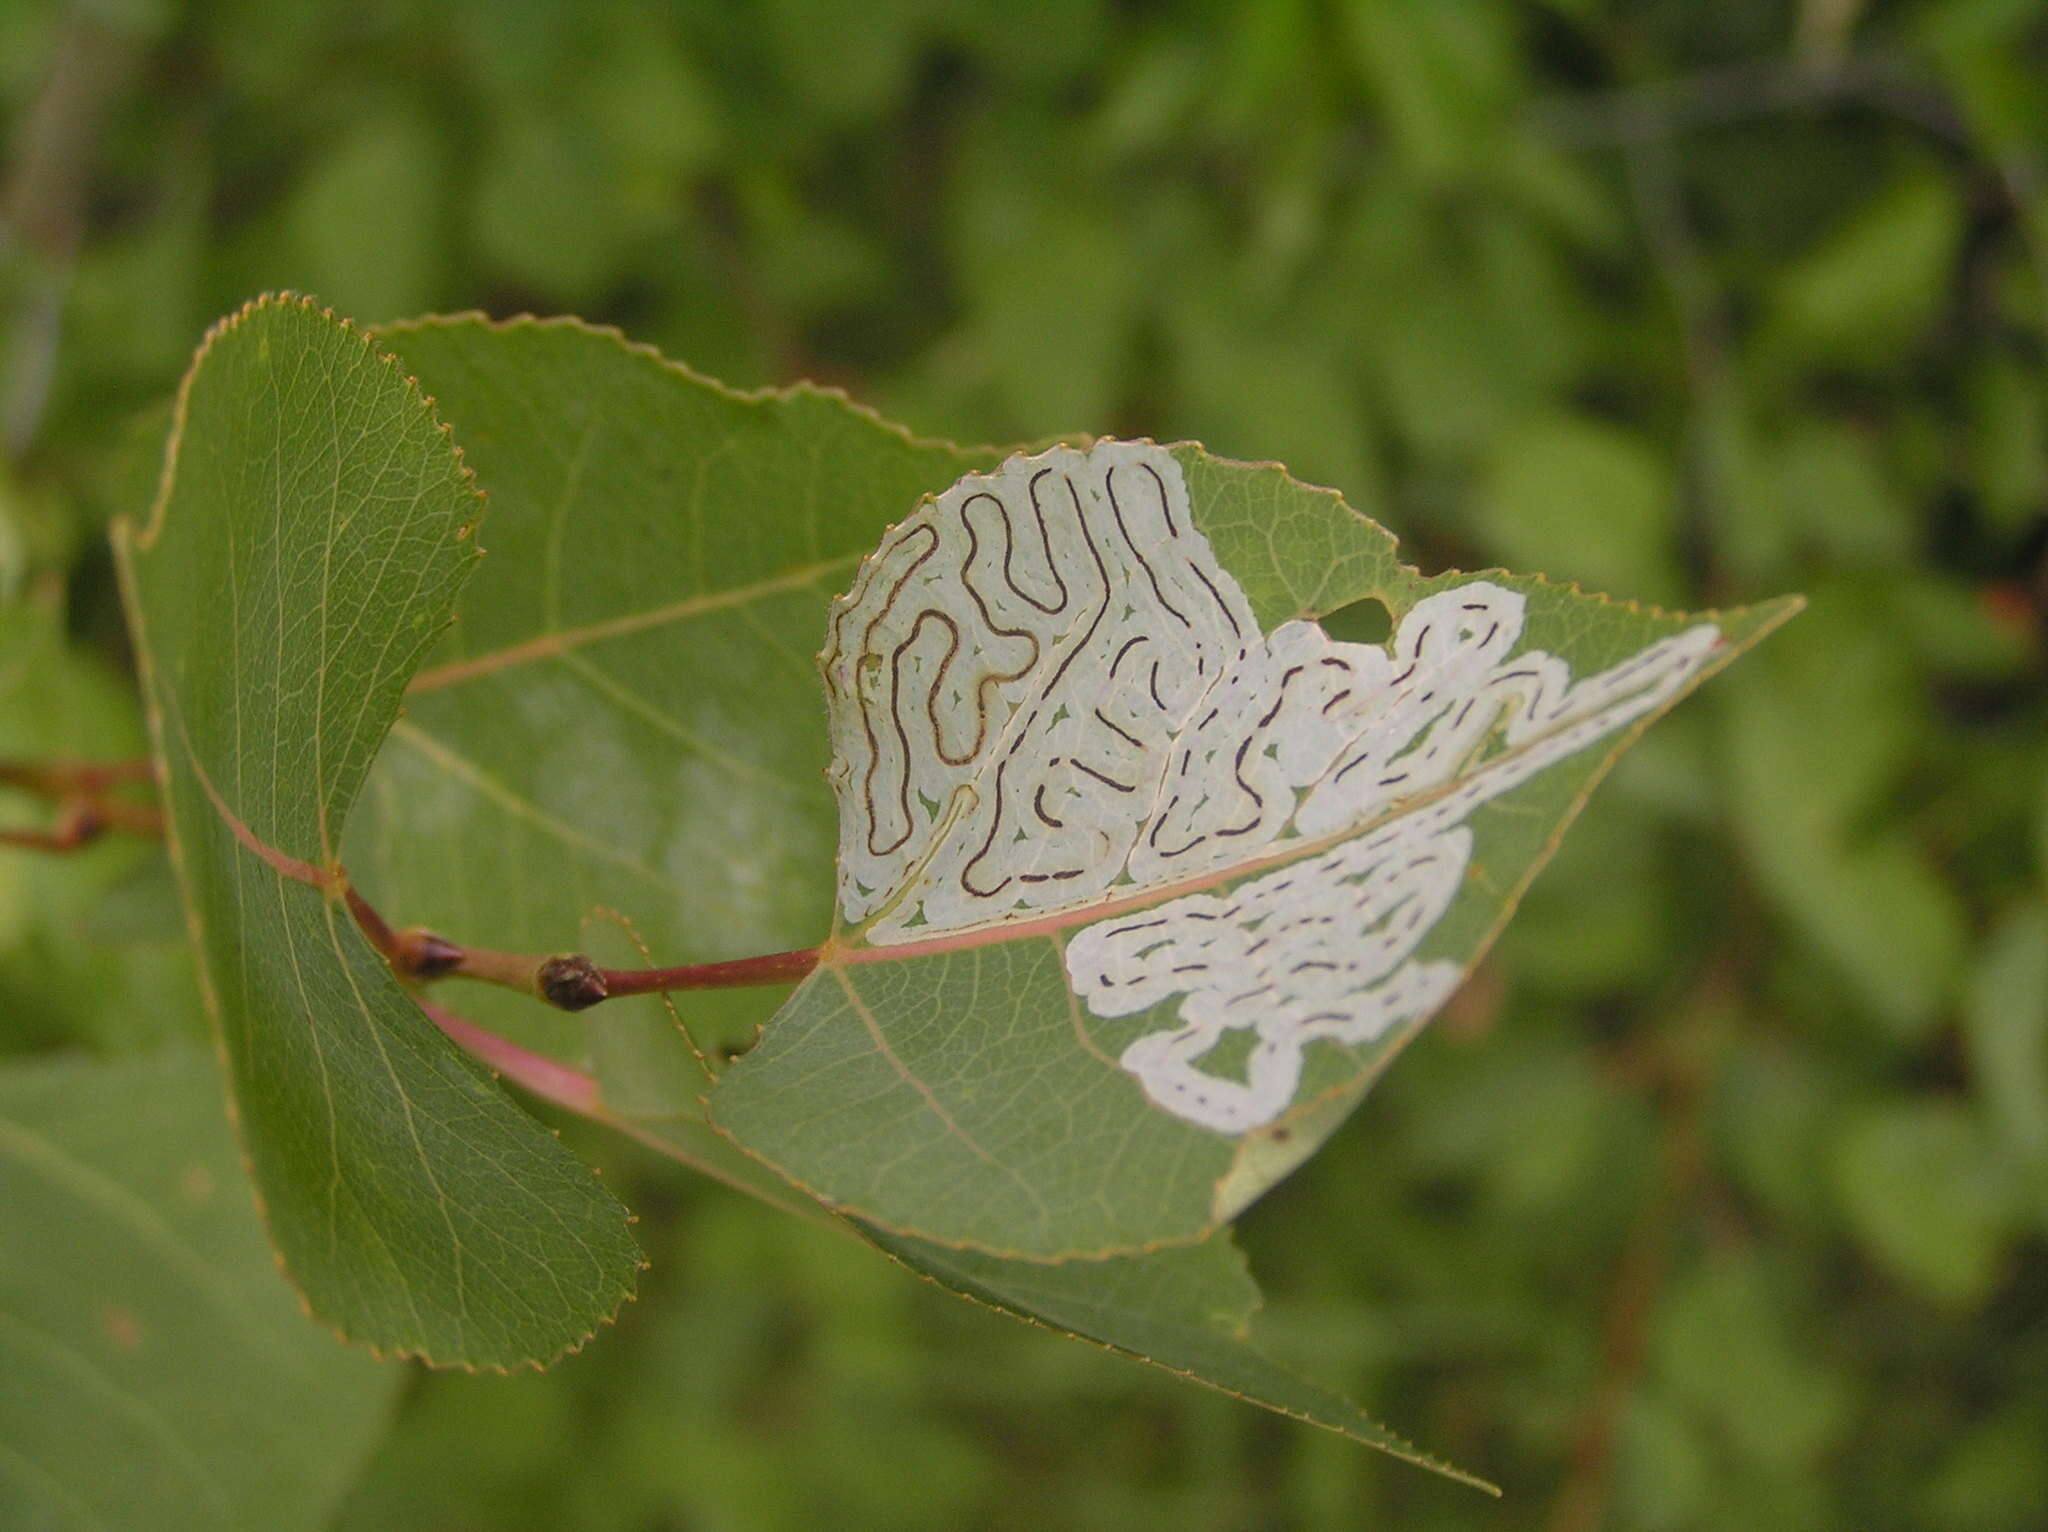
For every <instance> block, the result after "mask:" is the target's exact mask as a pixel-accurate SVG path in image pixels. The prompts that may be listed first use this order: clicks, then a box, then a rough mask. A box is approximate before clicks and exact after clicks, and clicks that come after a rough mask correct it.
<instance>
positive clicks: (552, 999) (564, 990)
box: [534, 952, 611, 1011]
mask: <svg viewBox="0 0 2048 1532" xmlns="http://www.w3.org/2000/svg"><path fill="white" fill-rule="evenodd" d="M534 982H535V985H536V987H537V988H538V989H539V990H540V996H541V998H542V999H543V1000H545V1001H547V1003H548V1004H549V1005H552V1006H555V1007H556V1008H557V1009H560V1010H564V1011H587V1010H589V1009H590V1007H592V1006H593V1005H596V1004H597V1003H598V1001H600V1000H603V999H605V998H606V997H607V996H608V995H610V994H611V989H610V988H609V986H607V985H606V983H605V981H604V974H603V972H602V971H601V970H600V969H599V968H598V966H597V965H596V964H595V963H593V962H591V961H590V959H589V958H587V957H585V956H584V955H583V954H582V953H580V952H565V953H563V954H561V955H560V956H558V957H551V958H549V959H548V960H547V961H546V962H544V963H542V964H541V965H540V971H539V972H538V973H536V974H535V975H534Z"/></svg>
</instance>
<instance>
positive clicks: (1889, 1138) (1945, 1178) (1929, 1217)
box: [1833, 1100, 2016, 1309]
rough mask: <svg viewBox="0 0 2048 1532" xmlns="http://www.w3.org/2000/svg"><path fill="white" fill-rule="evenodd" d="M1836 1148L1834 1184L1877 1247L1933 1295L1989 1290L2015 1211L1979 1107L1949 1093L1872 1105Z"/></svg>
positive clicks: (1973, 1299) (1954, 1301) (1959, 1303)
mask: <svg viewBox="0 0 2048 1532" xmlns="http://www.w3.org/2000/svg"><path fill="white" fill-rule="evenodd" d="M1834 1150H1835V1153H1834V1166H1833V1169H1834V1178H1835V1186H1836V1188H1837V1194H1838V1195H1839V1196H1840V1198H1841V1201H1842V1207H1843V1209H1844V1211H1846V1212H1847V1213H1848V1215H1849V1218H1850V1221H1851V1223H1852V1225H1853V1226H1854V1228H1855V1230H1856V1232H1857V1233H1858V1234H1859V1235H1860V1236H1861V1237H1862V1239H1863V1241H1864V1243H1865V1244H1866V1245H1867V1246H1868V1247H1869V1249H1870V1252H1871V1254H1873V1255H1875V1256H1876V1257H1877V1258H1878V1260H1880V1261H1881V1262H1883V1263H1884V1264H1885V1265H1886V1266H1887V1267H1889V1268H1890V1269H1891V1271H1892V1272H1893V1274H1894V1275H1896V1276H1897V1277H1898V1278H1899V1279H1900V1280H1901V1281H1904V1282H1907V1283H1910V1284H1911V1285H1912V1286H1914V1287H1915V1288H1917V1289H1919V1290H1920V1291H1921V1292H1923V1293H1925V1294H1926V1295H1927V1296H1928V1297H1930V1298H1932V1299H1934V1300H1936V1301H1937V1302H1940V1303H1945V1304H1948V1305H1951V1306H1953V1307H1955V1308H1959V1309H1967V1308H1971V1307H1974V1306H1975V1305H1976V1304H1978V1303H1980V1302H1982V1301H1983V1300H1984V1298H1985V1297H1986V1296H1988V1295H1989V1293H1990V1291H1991V1288H1992V1284H1993V1283H1994V1282H1995V1281H1996V1280H1997V1278H1998V1268H1999V1259H2000V1257H2001V1255H2002V1254H2003V1253H2004V1249H2005V1246H2006V1243H2007V1241H2008V1239H2009V1238H2010V1237H2011V1235H2012V1234H2013V1232H2014V1224H2015V1222H2016V1220H2015V1219H2014V1218H2013V1216H2012V1215H2013V1212H2014V1206H2013V1198H2012V1195H2011V1192H2012V1184H2011V1181H2010V1180H2009V1178H2008V1175H2007V1167H2006V1165H2005V1164H2004V1162H2002V1161H2001V1160H2000V1159H1998V1158H1997V1157H1996V1155H1995V1154H1994V1152H1993V1146H1992V1145H1991V1143H1990V1141H1989V1137H1988V1135H1987V1134H1986V1133H1985V1132H1984V1130H1983V1128H1982V1126H1981V1125H1980V1124H1979V1123H1978V1121H1977V1119H1976V1118H1975V1117H1973V1116H1972V1115H1970V1114H1969V1113H1968V1112H1967V1111H1965V1110H1964V1109H1963V1108H1962V1107H1961V1106H1959V1105H1958V1104H1956V1103H1954V1102H1950V1101H1913V1100H1908V1101H1899V1102H1892V1103H1886V1104H1884V1105H1874V1106H1871V1107H1869V1108H1868V1109H1866V1110H1865V1111H1863V1112H1860V1113H1858V1114H1857V1115H1855V1116H1854V1117H1852V1118H1850V1119H1849V1121H1848V1122H1846V1123H1845V1124H1844V1125H1843V1127H1842V1128H1841V1130H1840V1132H1839V1135H1838V1137H1837V1139H1836V1142H1835V1145H1834Z"/></svg>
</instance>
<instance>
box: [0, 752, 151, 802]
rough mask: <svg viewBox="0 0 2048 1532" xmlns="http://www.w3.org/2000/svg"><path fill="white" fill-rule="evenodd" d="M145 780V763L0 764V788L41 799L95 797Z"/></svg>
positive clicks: (25, 762) (59, 762)
mask: <svg viewBox="0 0 2048 1532" xmlns="http://www.w3.org/2000/svg"><path fill="white" fill-rule="evenodd" d="M149 779H150V771H149V762H147V761H0V787H13V788H19V789H20V790H21V791H23V792H27V793H35V794H38V795H39V796H41V797H44V798H58V799H65V798H78V797H96V796H98V795H99V794H100V793H103V792H105V791H106V790H107V789H108V788H110V787H119V786H121V785H122V784H123V783H128V782H147V781H149Z"/></svg>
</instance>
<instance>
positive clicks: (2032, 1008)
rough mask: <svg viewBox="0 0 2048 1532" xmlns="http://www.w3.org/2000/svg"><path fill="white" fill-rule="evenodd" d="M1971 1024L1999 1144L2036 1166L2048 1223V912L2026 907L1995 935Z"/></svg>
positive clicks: (1978, 981)
mask: <svg viewBox="0 0 2048 1532" xmlns="http://www.w3.org/2000/svg"><path fill="white" fill-rule="evenodd" d="M1968 1025H1969V1039H1970V1059H1971V1066H1972V1073H1973V1074H1974V1076H1975V1077H1976V1082H1977V1093H1978V1095H1979V1096H1981V1097H1982V1098H1983V1101H1984V1105H1985V1109H1986V1113H1987V1115H1988V1117H1989V1119H1990V1124H1991V1126H1992V1128H1993V1129H1994V1130H1995V1131H1996V1132H1997V1135H1998V1137H1999V1139H2000V1141H2001V1142H2002V1143H2003V1144H2004V1145H2005V1147H2006V1149H2007V1150H2009V1151H2010V1152H2011V1153H2012V1155H2013V1156H2014V1157H2015V1158H2016V1159H2018V1160H2020V1161H2022V1162H2023V1163H2025V1164H2026V1165H2028V1166H2029V1167H2030V1168H2031V1170H2032V1173H2033V1174H2034V1176H2035V1179H2036V1181H2037V1183H2038V1185H2039V1188H2040V1192H2041V1213H2042V1216H2043V1217H2044V1218H2048V907H2044V906H2042V905H2040V904H2038V903H2034V904H2023V905H2020V906H2018V907H2017V908H2015V909H2013V910H2011V911H2009V912H2007V914H2006V916H2005V918H2004V919H2003V920H2002V921H2000V922H1999V924H1998V926H1997V928H1996V929H1995V930H1994V931H1993V932H1992V935H1991V939H1990V941H1989V942H1988V943H1987V944H1986V949H1985V952H1984V955H1983V956H1982V957H1981V958H1980V959H1979V960H1978V965H1977V973H1976V976H1975V982H1974V983H1973V984H1972V985H1971V986H1970V995H1969V1010H1968Z"/></svg>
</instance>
